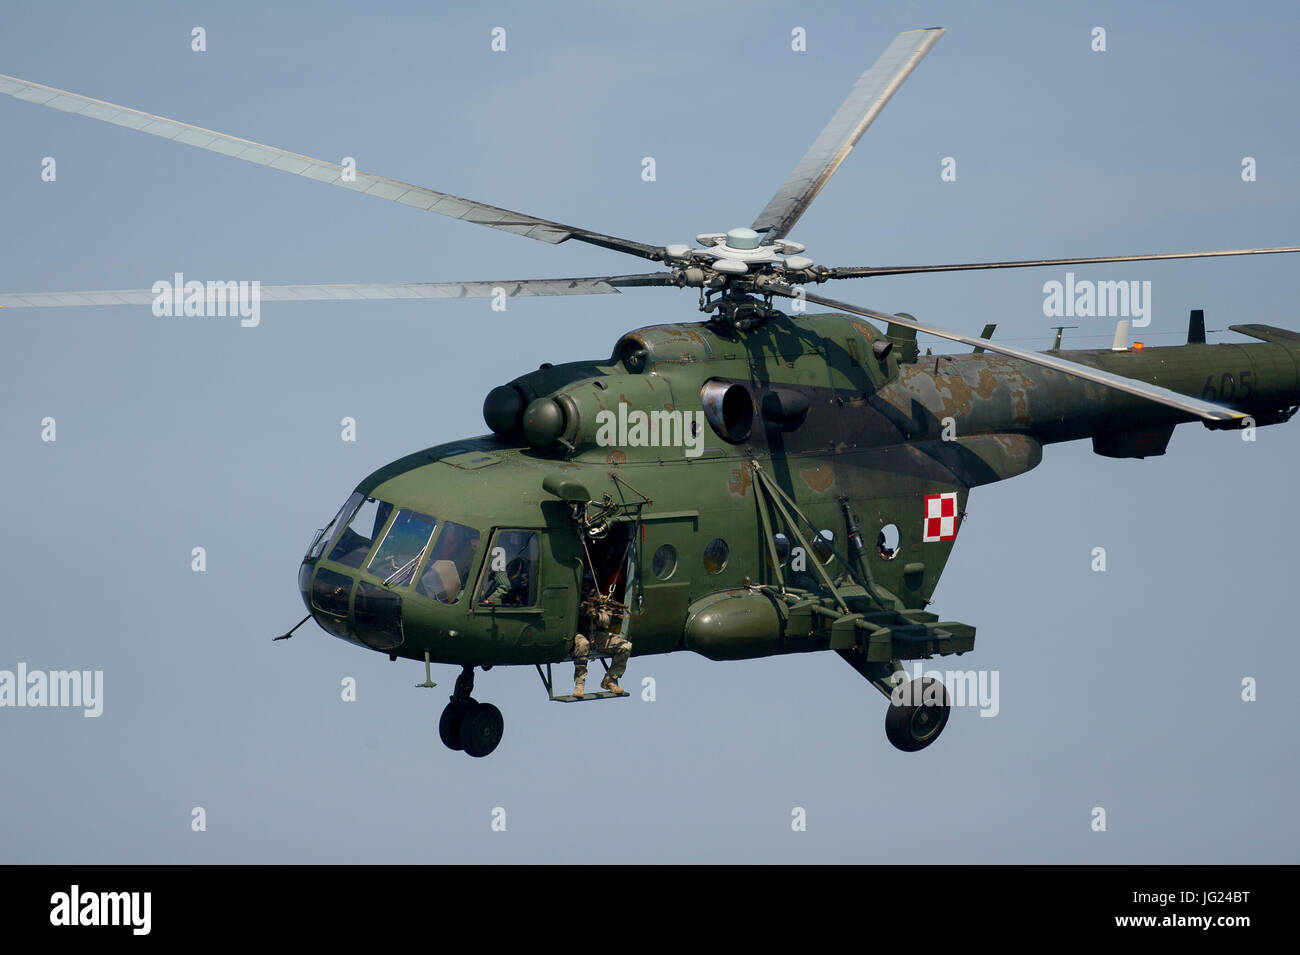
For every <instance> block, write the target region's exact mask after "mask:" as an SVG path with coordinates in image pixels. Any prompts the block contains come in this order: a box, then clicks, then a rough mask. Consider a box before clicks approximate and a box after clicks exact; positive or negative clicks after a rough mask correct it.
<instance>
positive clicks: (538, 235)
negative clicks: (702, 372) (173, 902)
mask: <svg viewBox="0 0 1300 955" xmlns="http://www.w3.org/2000/svg"><path fill="white" fill-rule="evenodd" d="M0 93H6V94H8V95H9V96H12V97H14V98H15V99H20V100H26V101H27V102H29V103H36V104H38V105H40V106H49V107H51V108H53V109H60V110H63V111H64V112H67V113H78V114H80V115H82V116H89V117H90V118H91V119H99V120H103V121H104V122H106V123H113V124H115V125H117V126H125V127H127V128H128V129H135V130H139V131H140V132H142V133H149V134H150V135H152V136H160V137H162V138H163V139H172V140H175V141H176V142H178V143H185V144H186V145H187V146H197V147H199V148H200V149H207V150H210V151H212V152H215V153H221V154H222V155H223V156H232V157H234V158H235V159H246V160H248V161H249V162H254V163H257V164H258V165H260V166H270V167H272V168H274V169H280V170H283V171H284V172H291V173H293V174H294V175H297V176H304V177H306V178H307V179H315V180H316V181H317V182H323V183H327V184H329V185H331V186H342V187H343V188H344V189H351V190H353V191H354V192H364V193H366V194H367V195H371V196H378V197H379V198H380V199H390V200H392V201H394V202H399V203H401V204H402V205H405V206H414V207H415V208H417V209H423V210H425V211H426V212H436V213H438V214H439V215H444V216H451V217H452V218H453V219H463V220H465V221H466V222H473V223H475V224H476V225H485V226H490V227H491V228H493V229H500V230H502V231H503V232H513V233H514V234H515V235H523V236H527V237H528V238H530V239H539V240H541V241H542V242H550V243H553V244H554V243H558V242H564V241H566V240H568V239H577V240H578V241H579V242H588V243H590V244H592V245H599V246H603V247H604V248H607V249H615V250H617V251H619V252H627V253H629V254H631V255H639V256H641V257H642V258H646V259H651V260H653V261H659V260H660V259H661V258H662V253H663V250H662V248H660V247H658V246H653V245H646V244H645V243H642V242H633V241H631V240H630V239H620V238H618V237H616V236H611V235H604V234H602V233H600V232H590V231H588V230H586V229H579V228H576V227H574V226H569V225H563V224H561V223H559V222H552V221H551V220H549V219H538V218H536V217H534V216H529V215H524V214H523V213H522V212H511V211H510V210H509V209H500V208H498V207H496V206H489V205H485V204H484V203H481V202H474V201H472V200H470V199H462V198H460V197H458V196H451V195H448V194H447V193H445V192H435V191H434V190H432V189H425V188H423V187H422V186H413V185H411V184H410V183H406V182H399V181H398V180H396V179H385V178H384V177H383V176H376V175H373V174H371V173H368V172H361V171H360V170H357V169H347V170H345V169H344V168H343V166H341V165H339V164H337V163H332V162H325V161H324V160H323V159H313V158H311V157H310V156H303V155H300V154H298V153H291V152H288V151H286V150H283V149H277V148H275V147H274V146H264V145H262V144H261V143H255V142H252V141H251V140H247V139H240V138H239V137H237V136H227V135H226V134H225V133H218V132H214V131H213V130H210V129H203V128H202V127H200V126H191V125H189V124H188V123H181V122H177V121H176V120H172V119H165V118H164V117H162V116H155V115H154V114H152V113H144V112H141V111H140V110H136V109H129V108H127V107H125V106H117V105H114V104H113V103H105V102H104V101H103V100H97V99H91V98H90V97H89V96H81V95H79V94H77V93H69V92H67V91H66V90H60V89H55V88H54V87H53V86H44V85H42V84H40V83H32V82H29V81H27V80H22V79H19V78H18V77H16V76H6V75H4V74H2V73H0ZM345 176H346V177H347V178H345Z"/></svg>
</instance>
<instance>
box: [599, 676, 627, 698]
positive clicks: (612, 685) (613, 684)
mask: <svg viewBox="0 0 1300 955" xmlns="http://www.w3.org/2000/svg"><path fill="white" fill-rule="evenodd" d="M600 688H601V689H602V690H608V691H609V692H610V693H613V694H614V695H615V696H627V695H628V693H627V690H625V689H623V688H622V687H621V686H619V685H618V680H616V679H614V678H613V677H612V676H607V677H605V679H603V680H601V681H600Z"/></svg>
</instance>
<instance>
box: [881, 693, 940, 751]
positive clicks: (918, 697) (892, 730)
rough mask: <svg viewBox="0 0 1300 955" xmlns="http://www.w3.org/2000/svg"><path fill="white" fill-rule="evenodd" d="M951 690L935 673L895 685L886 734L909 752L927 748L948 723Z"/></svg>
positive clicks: (886, 722) (890, 701) (887, 713)
mask: <svg viewBox="0 0 1300 955" xmlns="http://www.w3.org/2000/svg"><path fill="white" fill-rule="evenodd" d="M949 712H951V711H950V709H949V706H948V691H947V689H945V688H944V685H943V684H942V683H941V682H939V681H938V680H936V679H934V678H933V677H928V676H927V677H922V678H921V679H919V680H908V681H906V682H905V683H900V684H898V686H896V687H894V690H893V693H891V694H890V699H889V709H888V711H886V713H885V736H886V737H887V738H888V739H889V741H890V742H891V743H893V744H894V746H895V747H896V748H898V749H901V750H902V751H903V752H905V753H915V752H916V751H918V750H922V749H925V748H926V747H927V746H929V745H930V744H931V743H933V742H934V741H935V740H936V739H938V738H939V734H940V733H942V732H943V728H944V727H945V726H947V725H948V714H949Z"/></svg>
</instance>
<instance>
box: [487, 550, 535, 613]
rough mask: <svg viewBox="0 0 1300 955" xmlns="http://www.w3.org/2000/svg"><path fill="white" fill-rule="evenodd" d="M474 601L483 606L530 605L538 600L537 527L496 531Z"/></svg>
mask: <svg viewBox="0 0 1300 955" xmlns="http://www.w3.org/2000/svg"><path fill="white" fill-rule="evenodd" d="M475 603H477V604H478V605H479V606H483V607H494V606H502V607H532V606H534V605H535V604H536V603H537V532H536V531H497V532H496V534H495V535H494V536H493V537H492V546H491V548H489V550H488V555H487V560H486V562H485V563H484V565H483V573H482V576H481V577H480V579H479V585H478V599H477V600H476V601H475Z"/></svg>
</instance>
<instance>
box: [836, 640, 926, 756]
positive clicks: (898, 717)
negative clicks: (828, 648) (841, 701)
mask: <svg viewBox="0 0 1300 955" xmlns="http://www.w3.org/2000/svg"><path fill="white" fill-rule="evenodd" d="M835 652H836V653H838V654H839V655H840V656H842V657H843V658H844V660H845V661H846V662H847V663H848V664H849V666H851V667H853V669H855V670H857V671H858V672H859V673H861V674H862V675H863V676H864V677H866V678H867V679H868V680H870V681H871V685H872V686H874V687H875V688H876V689H877V690H879V691H880V692H881V693H883V694H884V695H885V696H887V697H889V709H888V711H887V712H886V713H885V736H886V738H888V740H889V741H890V742H891V743H893V744H894V746H895V747H897V748H898V749H901V750H902V751H903V752H905V753H915V752H918V751H919V750H923V749H925V748H926V747H927V746H929V745H930V744H931V743H933V742H934V741H935V740H937V739H938V738H939V734H940V733H942V732H943V728H944V727H945V726H947V725H948V714H949V713H950V712H951V710H950V708H949V705H948V691H947V690H946V689H945V688H944V685H943V683H942V682H940V681H939V680H936V679H934V678H933V677H928V676H927V677H922V678H921V679H919V680H906V679H904V678H903V672H904V671H903V666H902V664H900V663H899V662H898V661H897V660H891V661H889V662H888V663H876V662H868V660H867V658H866V657H865V656H864V655H863V654H862V653H861V652H860V651H859V650H857V649H856V648H855V649H853V650H836V651H835Z"/></svg>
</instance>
